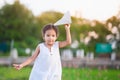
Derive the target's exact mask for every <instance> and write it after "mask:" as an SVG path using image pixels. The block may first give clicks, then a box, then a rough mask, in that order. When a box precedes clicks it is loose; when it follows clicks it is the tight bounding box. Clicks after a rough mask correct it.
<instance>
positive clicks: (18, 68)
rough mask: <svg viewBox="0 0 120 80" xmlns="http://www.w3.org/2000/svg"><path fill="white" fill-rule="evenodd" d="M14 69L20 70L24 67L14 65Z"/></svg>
mask: <svg viewBox="0 0 120 80" xmlns="http://www.w3.org/2000/svg"><path fill="white" fill-rule="evenodd" d="M13 66H14V68H15V69H17V70H20V69H21V68H22V67H23V66H22V65H19V64H13Z"/></svg>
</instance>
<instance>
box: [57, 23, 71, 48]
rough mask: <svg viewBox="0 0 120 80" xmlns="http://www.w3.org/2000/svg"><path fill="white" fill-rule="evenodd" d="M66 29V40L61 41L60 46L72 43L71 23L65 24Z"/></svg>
mask: <svg viewBox="0 0 120 80" xmlns="http://www.w3.org/2000/svg"><path fill="white" fill-rule="evenodd" d="M65 30H66V40H65V41H61V42H59V47H60V48H62V47H65V46H67V45H70V44H71V34H70V24H66V25H65Z"/></svg>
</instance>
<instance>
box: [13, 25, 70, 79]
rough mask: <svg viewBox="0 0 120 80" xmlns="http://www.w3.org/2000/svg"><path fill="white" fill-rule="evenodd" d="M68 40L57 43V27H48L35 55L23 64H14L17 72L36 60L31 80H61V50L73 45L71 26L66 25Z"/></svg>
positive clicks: (45, 28) (44, 29) (43, 31)
mask: <svg viewBox="0 0 120 80" xmlns="http://www.w3.org/2000/svg"><path fill="white" fill-rule="evenodd" d="M65 30H66V40H65V41H56V39H57V37H58V30H57V27H56V26H54V25H53V24H48V25H46V26H45V27H44V28H43V30H42V36H43V39H44V42H43V43H40V44H38V46H37V47H36V50H35V52H34V54H33V55H32V56H31V57H30V58H28V59H27V60H26V61H25V62H23V63H21V64H13V66H14V68H16V69H17V70H20V69H22V68H23V67H25V66H26V65H29V64H30V63H31V62H33V61H34V60H35V63H34V66H33V68H32V71H31V74H30V77H29V80H61V76H62V67H61V60H60V53H59V48H62V47H65V46H67V45H69V44H71V34H70V24H66V25H65Z"/></svg>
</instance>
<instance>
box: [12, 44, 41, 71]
mask: <svg viewBox="0 0 120 80" xmlns="http://www.w3.org/2000/svg"><path fill="white" fill-rule="evenodd" d="M39 52H40V48H39V46H37V48H36V50H35V52H34V54H33V55H32V56H31V57H30V58H28V59H27V60H26V61H25V62H23V63H21V64H13V66H14V68H16V69H17V70H20V69H21V68H23V67H24V66H27V65H29V64H30V63H32V62H33V61H34V60H35V59H36V57H37V56H38V54H39Z"/></svg>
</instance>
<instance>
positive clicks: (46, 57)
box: [29, 42, 62, 80]
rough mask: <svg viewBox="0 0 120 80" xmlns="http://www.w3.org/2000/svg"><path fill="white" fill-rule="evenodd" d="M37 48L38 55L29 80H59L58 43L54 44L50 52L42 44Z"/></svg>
mask: <svg viewBox="0 0 120 80" xmlns="http://www.w3.org/2000/svg"><path fill="white" fill-rule="evenodd" d="M39 47H40V53H39V55H38V57H37V58H36V60H35V63H34V66H33V69H32V71H31V74H30V78H29V80H61V74H62V67H61V60H60V54H59V43H58V42H55V43H54V45H53V46H52V47H51V51H50V50H49V49H48V48H47V47H46V46H45V44H44V43H41V44H39Z"/></svg>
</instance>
